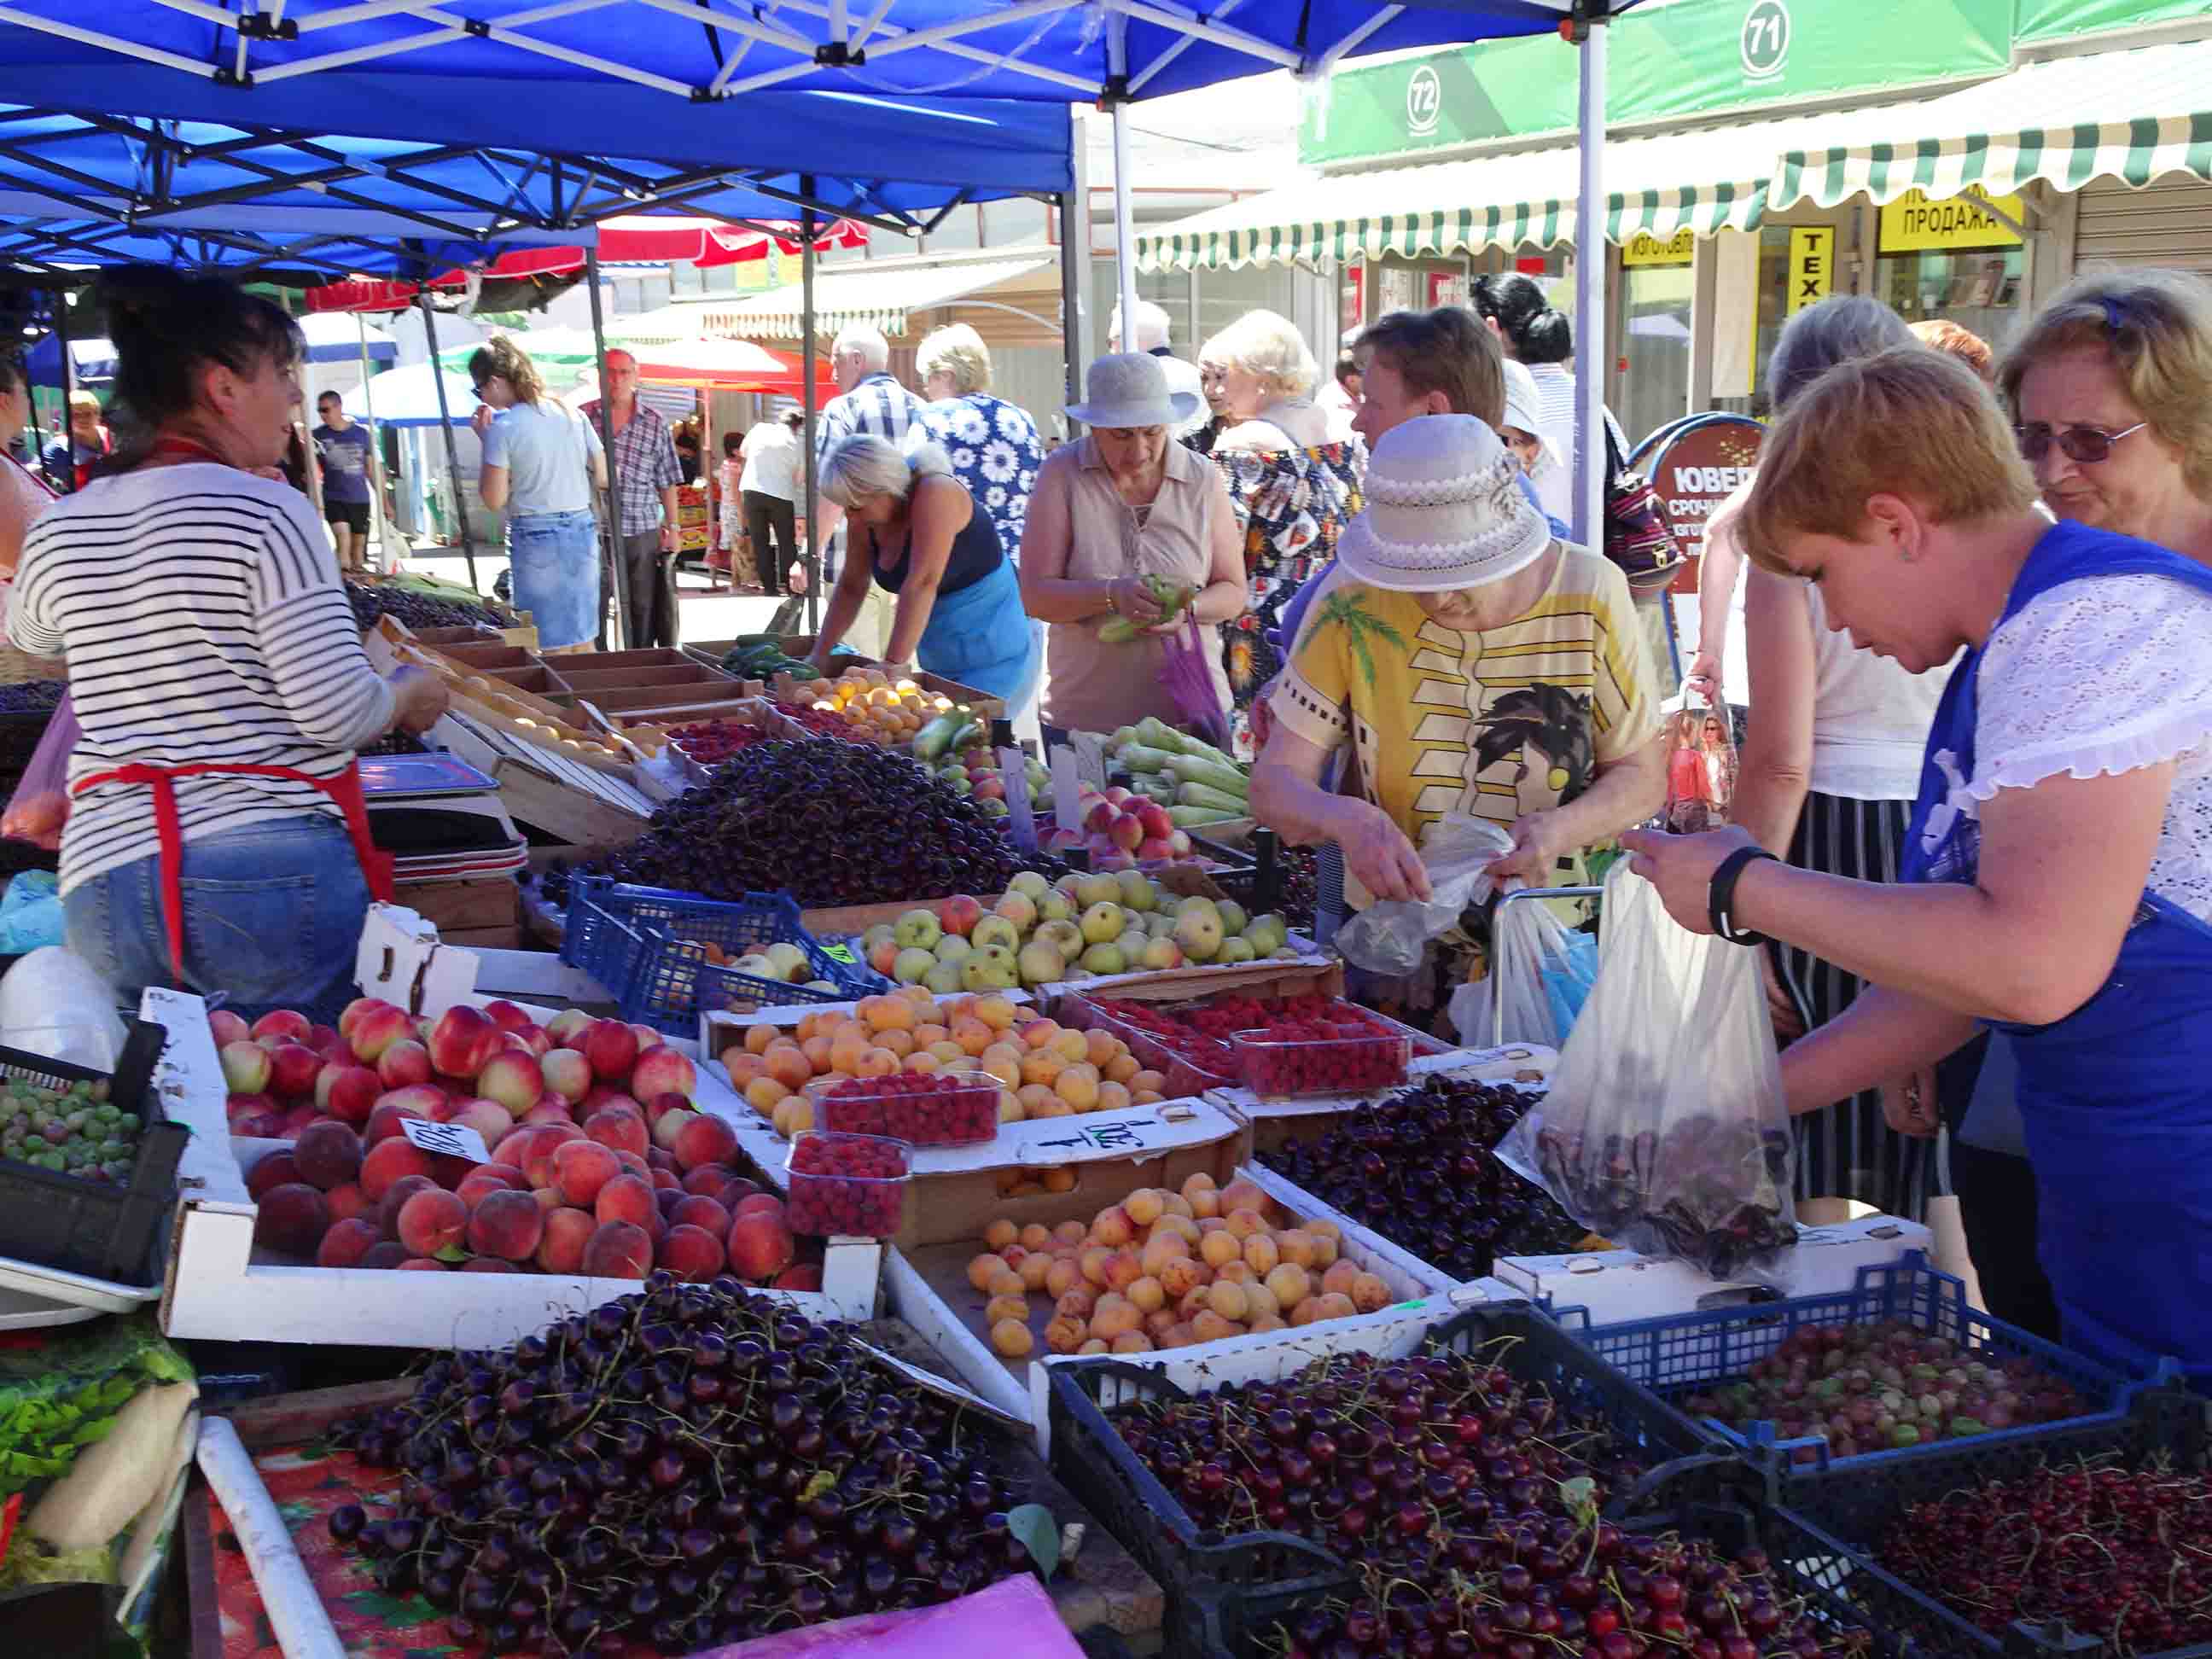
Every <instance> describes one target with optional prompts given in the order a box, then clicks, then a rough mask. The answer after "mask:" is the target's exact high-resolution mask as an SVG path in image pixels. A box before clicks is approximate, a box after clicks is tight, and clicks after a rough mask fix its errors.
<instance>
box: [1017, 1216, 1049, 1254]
mask: <svg viewBox="0 0 2212 1659" xmlns="http://www.w3.org/2000/svg"><path fill="white" fill-rule="evenodd" d="M1021 1244H1022V1248H1023V1249H1025V1250H1048V1249H1051V1248H1052V1232H1051V1230H1050V1229H1049V1228H1047V1227H1045V1226H1043V1225H1041V1224H1040V1223H1037V1222H1035V1221H1032V1222H1031V1223H1030V1225H1028V1226H1026V1227H1024V1228H1023V1229H1022V1235H1021Z"/></svg>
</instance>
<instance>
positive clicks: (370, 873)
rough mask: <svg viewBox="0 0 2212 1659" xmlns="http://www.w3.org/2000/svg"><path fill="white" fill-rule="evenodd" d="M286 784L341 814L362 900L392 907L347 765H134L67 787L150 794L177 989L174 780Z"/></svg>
mask: <svg viewBox="0 0 2212 1659" xmlns="http://www.w3.org/2000/svg"><path fill="white" fill-rule="evenodd" d="M216 776H228V777H246V778H288V779H289V780H290V781H293V782H295V783H304V784H307V786H309V787H311V788H314V789H319V790H320V791H321V792H322V793H324V794H325V795H328V796H329V797H330V798H331V799H332V800H334V801H336V802H337V804H338V810H339V811H342V812H343V813H344V814H345V826H346V836H347V838H348V839H349V840H350V841H351V842H353V851H354V856H355V857H356V858H357V859H359V860H361V873H362V878H364V879H365V880H366V881H367V882H368V896H369V897H370V898H372V899H374V900H375V901H376V902H379V903H382V904H388V903H390V902H392V854H389V853H386V852H381V851H380V850H379V849H378V848H377V847H376V844H375V843H374V842H373V841H372V840H371V839H370V838H369V833H368V796H367V795H366V794H365V793H362V787H361V768H360V766H359V765H358V764H353V765H349V766H348V767H347V768H346V769H345V770H344V771H343V772H341V773H339V774H338V775H337V776H336V777H334V778H318V777H312V776H310V775H308V774H307V773H305V772H301V771H297V770H295V769H293V768H291V767H289V766H247V765H243V764H234V763H230V762H228V761H198V762H195V763H192V764H191V765H190V766H149V765H147V764H146V763H143V762H138V761H134V762H132V763H131V764H129V765H128V766H118V767H116V768H114V769H112V770H110V771H106V772H95V773H94V774H93V775H91V776H90V777H88V778H85V779H82V780H81V781H78V782H76V783H75V784H72V785H71V786H70V794H71V795H82V793H84V792H85V791H86V790H88V789H96V788H98V787H100V785H101V784H103V783H143V784H145V785H146V786H148V787H149V788H151V789H152V790H153V792H154V832H155V835H156V836H159V837H160V840H161V919H162V921H164V923H166V924H167V928H168V934H169V969H170V971H171V972H172V973H173V974H174V975H175V976H176V981H177V984H178V986H179V987H182V986H183V985H184V982H185V863H184V860H185V840H184V835H183V831H182V829H181V826H180V821H179V818H178V816H177V788H176V780H177V779H179V778H204V777H216Z"/></svg>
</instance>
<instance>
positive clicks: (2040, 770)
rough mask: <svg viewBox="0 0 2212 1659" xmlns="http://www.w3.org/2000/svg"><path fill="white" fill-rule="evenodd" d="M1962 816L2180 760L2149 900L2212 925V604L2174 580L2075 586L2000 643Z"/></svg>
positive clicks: (1981, 693) (1981, 698) (1991, 653)
mask: <svg viewBox="0 0 2212 1659" xmlns="http://www.w3.org/2000/svg"><path fill="white" fill-rule="evenodd" d="M1975 697H1976V708H1977V710H1978V714H1977V721H1976V726H1975V729H1974V753H1975V766H1974V775H1973V777H1972V780H1971V781H1969V783H1968V785H1967V787H1966V803H1964V805H1965V810H1966V811H1973V810H1974V807H1973V805H1972V804H1973V803H1978V802H1980V801H1985V800H1987V799H1990V797H1991V796H1993V795H1995V794H1996V793H1997V792H1998V791H1999V790H2000V789H2026V788H2028V787H2032V786H2033V785H2035V784H2038V783H2040V782H2042V781H2043V780H2044V779H2045V778H2050V777H2056V776H2057V775H2059V774H2061V773H2065V774H2068V775H2071V776H2073V777H2077V778H2093V777H2098V776H2101V775H2117V774H2119V773H2122V772H2130V771H2133V770H2134V769H2136V768H2137V767H2142V766H2155V765H2158V764H2160V763H2163V762H2166V761H2178V762H2179V766H2178V768H2177V769H2176V770H2175V773H2174V778H2173V793H2172V796H2171V798H2170V799H2169V800H2168V802H2167V805H2166V824H2165V828H2164V829H2162V830H2161V831H2160V835H2159V841H2158V850H2157V852H2156V853H2155V854H2154V856H2153V857H2152V860H2151V866H2150V890H2151V891H2152V892H2154V893H2155V894H2157V895H2158V896H2160V897H2161V898H2163V899H2165V900H2166V901H2167V902H2170V903H2172V904H2175V905H2178V906H2179V907H2180V908H2182V909H2185V910H2186V911H2188V912H2189V913H2190V914H2191V915H2193V916H2195V917H2197V919H2198V920H2199V921H2212V594H2207V593H2203V592H2198V591H2197V590H2196V589H2195V588H2191V587H2186V586H2183V585H2182V584H2181V583H2179V582H2176V581H2173V580H2170V579H2168V578H2166V577H2164V576H2149V575H2138V576H2111V577H2101V578H2098V579H2095V580H2081V581H2073V582H2066V583H2063V584H2061V585H2060V586H2057V587H2054V588H2052V589H2051V591H2050V592H2046V593H2045V594H2043V595H2041V596H2040V597H2039V598H2038V599H2034V600H2033V601H2031V602H2030V603H2029V604H2028V605H2027V606H2026V607H2025V608H2023V609H2022V610H2021V612H2020V614H2019V615H2018V616H2016V617H2013V618H2012V619H2011V620H2010V621H2008V622H2007V623H2004V624H2003V625H2002V626H2001V627H2000V628H1998V629H1996V632H1995V633H1993V634H1991V635H1990V641H1989V645H1988V647H1987V648H1986V649H1985V650H1984V652H1983V653H1982V663H1981V670H1980V678H1979V679H1978V682H1977V684H1976V686H1975Z"/></svg>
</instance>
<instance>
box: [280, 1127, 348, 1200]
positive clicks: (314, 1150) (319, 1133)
mask: <svg viewBox="0 0 2212 1659" xmlns="http://www.w3.org/2000/svg"><path fill="white" fill-rule="evenodd" d="M292 1156H293V1158H295V1160H296V1161H297V1162H298V1164H299V1166H300V1178H301V1180H303V1181H305V1182H307V1184H308V1185H309V1186H311V1187H319V1188H322V1189H323V1191H325V1192H328V1191H330V1189H331V1188H333V1187H337V1186H342V1185H343V1184H344V1183H345V1182H349V1181H351V1180H352V1179H353V1178H354V1177H355V1176H356V1175H358V1174H360V1173H361V1137H360V1136H359V1135H357V1134H356V1133H354V1132H353V1131H352V1130H351V1129H349V1128H348V1127H346V1126H345V1125H344V1124H343V1123H341V1122H339V1121H337V1119H336V1118H328V1117H326V1118H321V1119H319V1120H317V1121H315V1122H313V1123H310V1124H309V1125H308V1126H307V1127H306V1128H304V1129H302V1130H301V1131H300V1138H299V1139H297V1140H295V1141H294V1142H293V1143H292Z"/></svg>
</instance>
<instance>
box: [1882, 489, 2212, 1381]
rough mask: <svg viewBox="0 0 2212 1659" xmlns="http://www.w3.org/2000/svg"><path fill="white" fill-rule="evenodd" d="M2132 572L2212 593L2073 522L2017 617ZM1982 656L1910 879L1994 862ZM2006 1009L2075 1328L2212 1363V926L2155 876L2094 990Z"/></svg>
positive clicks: (2028, 580)
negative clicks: (1978, 706)
mask: <svg viewBox="0 0 2212 1659" xmlns="http://www.w3.org/2000/svg"><path fill="white" fill-rule="evenodd" d="M2124 575H2156V576H2165V577H2168V578H2170V579H2172V580H2175V581H2179V582H2185V583H2186V584H2188V585H2189V586H2191V587H2194V588H2196V589H2197V590H2199V591H2200V592H2207V593H2212V569H2207V568H2205V567H2204V566H2203V565H2200V564H2197V563H2195V562H2192V561H2191V560H2188V559H2185V558H2182V557H2181V556H2179V555H2178V554H2173V553H2169V552H2167V551H2166V550H2164V549H2163V548H2159V547H2154V546H2153V545H2151V544H2149V543H2148V542H2139V541H2136V540H2133V539H2132V538H2128V537H2124V536H2115V535H2112V534H2110V533H2109V532H2103V531H2097V530H2091V529H2088V528H2087V527H2086V526H2081V525H2061V526H2057V528H2055V529H2053V530H2051V532H2048V533H2047V534H2046V535H2045V536H2044V538H2042V539H2041V540H2040V541H2039V542H2038V543H2037V544H2035V547H2034V548H2033V550H2032V551H2031V552H2030V553H2029V555H2028V557H2027V563H2026V564H2025V565H2024V566H2022V567H2021V573H2020V576H2019V579H2018V580H2015V582H2014V584H2013V587H2012V592H2011V593H2010V595H2009V596H2008V598H2007V599H2006V601H2005V608H2004V614H2003V617H2001V618H2000V619H1999V622H2000V625H2002V622H2004V621H2005V620H2008V619H2009V618H2011V617H2013V616H2015V614H2017V613H2018V612H2019V611H2021V608H2022V607H2023V606H2025V605H2027V604H2028V603H2029V602H2030V601H2032V600H2033V599H2036V598H2037V597H2039V595H2041V594H2043V593H2045V592H2048V591H2049V590H2050V589H2051V588H2053V587H2055V586H2058V585H2060V584H2061V583H2063V582H2069V581H2073V580H2077V579H2079V578H2081V577H2084V576H2124ZM1992 631H1994V630H1992ZM1981 658H1982V653H1981V652H1980V651H1979V650H1976V651H1972V652H1970V653H1967V655H1966V657H1965V658H1964V659H1962V660H1961V661H1960V664H1959V666H1958V669H1957V671H1955V672H1954V674H1953V675H1952V677H1951V681H1950V684H1949V685H1948V687H1947V688H1946V689H1945V690H1944V693H1943V699H1942V703H1941V704H1940V705H1938V707H1937V708H1936V721H1935V725H1934V726H1933V728H1932V729H1931V731H1930V732H1929V738H1928V757H1927V760H1926V761H1925V763H1923V769H1922V772H1921V783H1920V796H1919V799H1918V801H1917V803H1916V805H1915V807H1914V810H1913V817H1912V829H1911V832H1910V833H1909V834H1908V836H1906V846H1905V867H1904V871H1903V876H1904V879H1905V880H1907V881H1960V882H1969V881H1972V880H1973V879H1974V877H1975V874H1976V872H1977V869H1978V864H1979V853H1980V844H1979V843H1980V832H1979V826H1978V823H1976V821H1975V820H1974V819H1973V818H1972V817H1967V816H1966V815H1965V814H1964V813H1962V812H1960V811H1958V810H1957V809H1956V807H1955V805H1954V802H1953V797H1954V793H1956V792H1957V791H1958V790H1959V789H1960V786H1961V785H1962V784H1963V783H1965V782H1966V781H1969V780H1971V779H1972V776H1973V775H1974V717H1975V684H1974V682H1975V677H1976V675H1977V673H1978V671H1979V669H1980V667H1981ZM2054 948H2058V947H2057V942H2055V941H2054ZM1990 1024H1992V1026H1993V1029H1995V1030H1998V1031H2001V1032H2003V1033H2005V1034H2006V1035H2007V1036H2009V1037H2010V1038H2011V1040H2012V1042H2013V1043H2014V1045H2015V1049H2016V1052H2017V1054H2018V1057H2019V1062H2020V1085H2019V1087H2020V1112H2021V1121H2022V1124H2023V1127H2024V1128H2025V1131H2026V1136H2027V1153H2028V1160H2029V1162H2030V1163H2031V1164H2033V1167H2034V1170H2035V1176H2036V1185H2037V1188H2038V1189H2039V1200H2040V1214H2039V1222H2038V1231H2039V1241H2040V1246H2041V1248H2040V1249H2039V1255H2040V1256H2041V1258H2042V1261H2043V1268H2044V1271H2045V1273H2047V1274H2048V1275H2049V1276H2050V1279H2051V1289H2052V1291H2053V1293H2054V1295H2055V1296H2056V1297H2057V1303H2058V1307H2059V1311H2060V1314H2061V1316H2062V1318H2063V1321H2064V1325H2065V1334H2066V1340H2067V1343H2068V1345H2069V1346H2071V1347H2074V1348H2075V1349H2078V1350H2079V1351H2081V1352H2084V1353H2087V1354H2089V1355H2091V1356H2093V1357H2094V1358H2100V1359H2102V1360H2104V1361H2105V1362H2106V1363H2107V1364H2117V1365H2120V1366H2124V1367H2127V1368H2130V1369H2133V1370H2138V1371H2142V1372H2148V1370H2149V1369H2150V1368H2151V1366H2152V1364H2153V1363H2154V1361H2155V1360H2156V1359H2157V1358H2159V1357H2160V1356H2162V1355H2172V1356H2176V1357H2178V1358H2179V1359H2180V1360H2181V1361H2182V1364H2183V1366H2184V1368H2185V1370H2186V1371H2187V1372H2188V1374H2189V1376H2190V1377H2191V1379H2192V1380H2193V1381H2195V1382H2197V1383H2203V1382H2206V1381H2208V1380H2212V927H2206V926H2205V924H2204V923H2203V922H2201V921H2198V920H2197V918H2196V917H2194V916H2192V915H2190V914H2189V913H2188V912H2187V911H2185V910H2183V909H2181V908H2179V907H2177V906H2175V905H2172V904H2170V903H2168V902H2166V900H2165V899H2162V898H2160V897H2159V896H2156V895H2155V894H2153V893H2150V892H2148V891H2146V892H2145V893H2144V894H2143V896H2142V902H2141V904H2140V906H2139V907H2138V908H2137V909H2136V919H2135V921H2134V923H2133V924H2132V925H2131V926H2130V928H2129V929H2128V933H2127V937H2126V939H2125V940H2124V942H2123V943H2122V945H2121V946H2120V955H2119V959H2118V962H2116V963H2114V964H2113V967H2112V976H2111V977H2110V978H2108V979H2107V980H2106V981H2105V983H2104V985H2103V986H2102V987H2100V989H2099V990H2098V992H2097V994H2095V995H2094V996H2093V997H2091V998H2090V999H2089V1000H2088V1001H2087V1002H2086V1003H2084V1004H2082V1006H2081V1007H2079V1008H2077V1009H2076V1010H2075V1012H2072V1013H2071V1014H2069V1015H2068V1016H2067V1017H2066V1018H2064V1019H2062V1020H2060V1021H2058V1022H2057V1024H2051V1025H2014V1024H2001V1023H1996V1022H1990Z"/></svg>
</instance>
